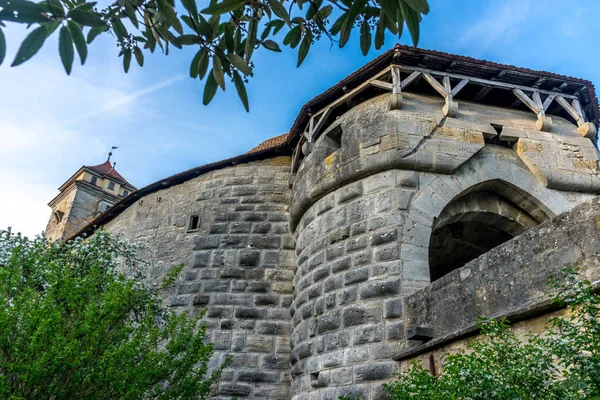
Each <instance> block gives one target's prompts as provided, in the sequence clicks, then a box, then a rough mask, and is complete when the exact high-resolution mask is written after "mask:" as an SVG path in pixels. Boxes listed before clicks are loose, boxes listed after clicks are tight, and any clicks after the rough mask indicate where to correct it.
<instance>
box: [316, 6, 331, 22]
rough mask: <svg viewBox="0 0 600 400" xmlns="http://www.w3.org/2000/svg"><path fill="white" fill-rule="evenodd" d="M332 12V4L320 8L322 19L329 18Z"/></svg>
mask: <svg viewBox="0 0 600 400" xmlns="http://www.w3.org/2000/svg"><path fill="white" fill-rule="evenodd" d="M332 12H333V6H330V5H327V6H324V7H322V8H321V9H320V10H319V18H320V19H321V20H324V19H326V18H328V17H329V16H330V15H331V13H332Z"/></svg>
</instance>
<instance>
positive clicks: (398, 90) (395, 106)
mask: <svg viewBox="0 0 600 400" xmlns="http://www.w3.org/2000/svg"><path fill="white" fill-rule="evenodd" d="M391 73H392V94H391V95H390V110H400V109H401V108H402V90H404V89H405V88H406V87H407V86H408V85H410V84H411V83H413V82H416V81H417V79H418V78H420V77H421V73H420V72H417V71H415V72H413V73H412V74H410V75H409V76H408V77H407V78H406V79H405V80H402V79H401V77H400V68H399V67H396V66H393V67H392V71H391ZM373 83H375V82H373ZM388 85H389V84H388Z"/></svg>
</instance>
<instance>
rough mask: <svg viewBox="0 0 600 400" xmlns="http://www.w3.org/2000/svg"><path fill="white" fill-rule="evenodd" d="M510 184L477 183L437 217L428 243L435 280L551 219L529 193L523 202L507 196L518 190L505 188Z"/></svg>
mask: <svg viewBox="0 0 600 400" xmlns="http://www.w3.org/2000/svg"><path fill="white" fill-rule="evenodd" d="M508 187H509V185H508V184H507V183H505V182H503V181H488V182H484V183H481V184H479V185H475V186H474V187H472V188H471V189H469V190H467V192H466V193H462V194H461V195H459V196H457V197H456V198H455V199H454V200H452V201H451V202H450V203H448V205H446V207H444V209H443V210H442V212H441V213H440V215H439V216H438V217H436V218H435V219H434V224H433V226H432V232H431V239H430V242H429V272H430V279H431V281H432V282H433V281H435V280H437V279H439V278H441V277H442V276H444V275H446V274H448V273H450V272H451V271H453V270H455V269H457V268H460V267H462V266H463V265H465V264H466V263H467V262H469V261H471V260H473V259H475V258H477V257H479V256H480V255H482V254H484V253H487V252H488V251H489V250H491V249H492V248H494V247H496V246H498V245H500V244H502V243H504V242H506V241H508V240H510V239H512V238H513V237H515V236H517V235H519V234H521V233H522V232H524V231H525V230H527V229H529V228H532V227H534V226H536V225H538V223H540V222H543V221H545V220H547V219H549V215H547V214H546V213H545V212H544V211H543V210H541V209H540V208H538V207H536V206H535V201H534V199H529V198H528V196H527V194H526V193H522V194H520V196H519V198H520V199H521V202H520V204H521V205H518V204H515V203H514V197H512V198H507V197H504V195H503V193H507V192H508V193H513V194H514V192H515V191H518V189H514V188H513V190H512V191H507V190H504V189H505V188H508ZM526 209H529V210H531V211H532V212H533V214H534V215H535V216H534V215H531V214H529V212H528V211H527V210H526Z"/></svg>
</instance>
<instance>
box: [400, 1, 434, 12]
mask: <svg viewBox="0 0 600 400" xmlns="http://www.w3.org/2000/svg"><path fill="white" fill-rule="evenodd" d="M403 1H404V2H405V3H406V4H408V6H409V7H410V8H412V9H413V10H415V11H416V12H418V13H421V14H428V13H429V4H427V0H403Z"/></svg>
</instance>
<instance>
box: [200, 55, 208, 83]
mask: <svg viewBox="0 0 600 400" xmlns="http://www.w3.org/2000/svg"><path fill="white" fill-rule="evenodd" d="M206 71H208V51H207V50H206V48H204V47H203V48H202V49H200V59H199V60H198V76H199V77H200V79H204V76H205V75H206Z"/></svg>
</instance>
